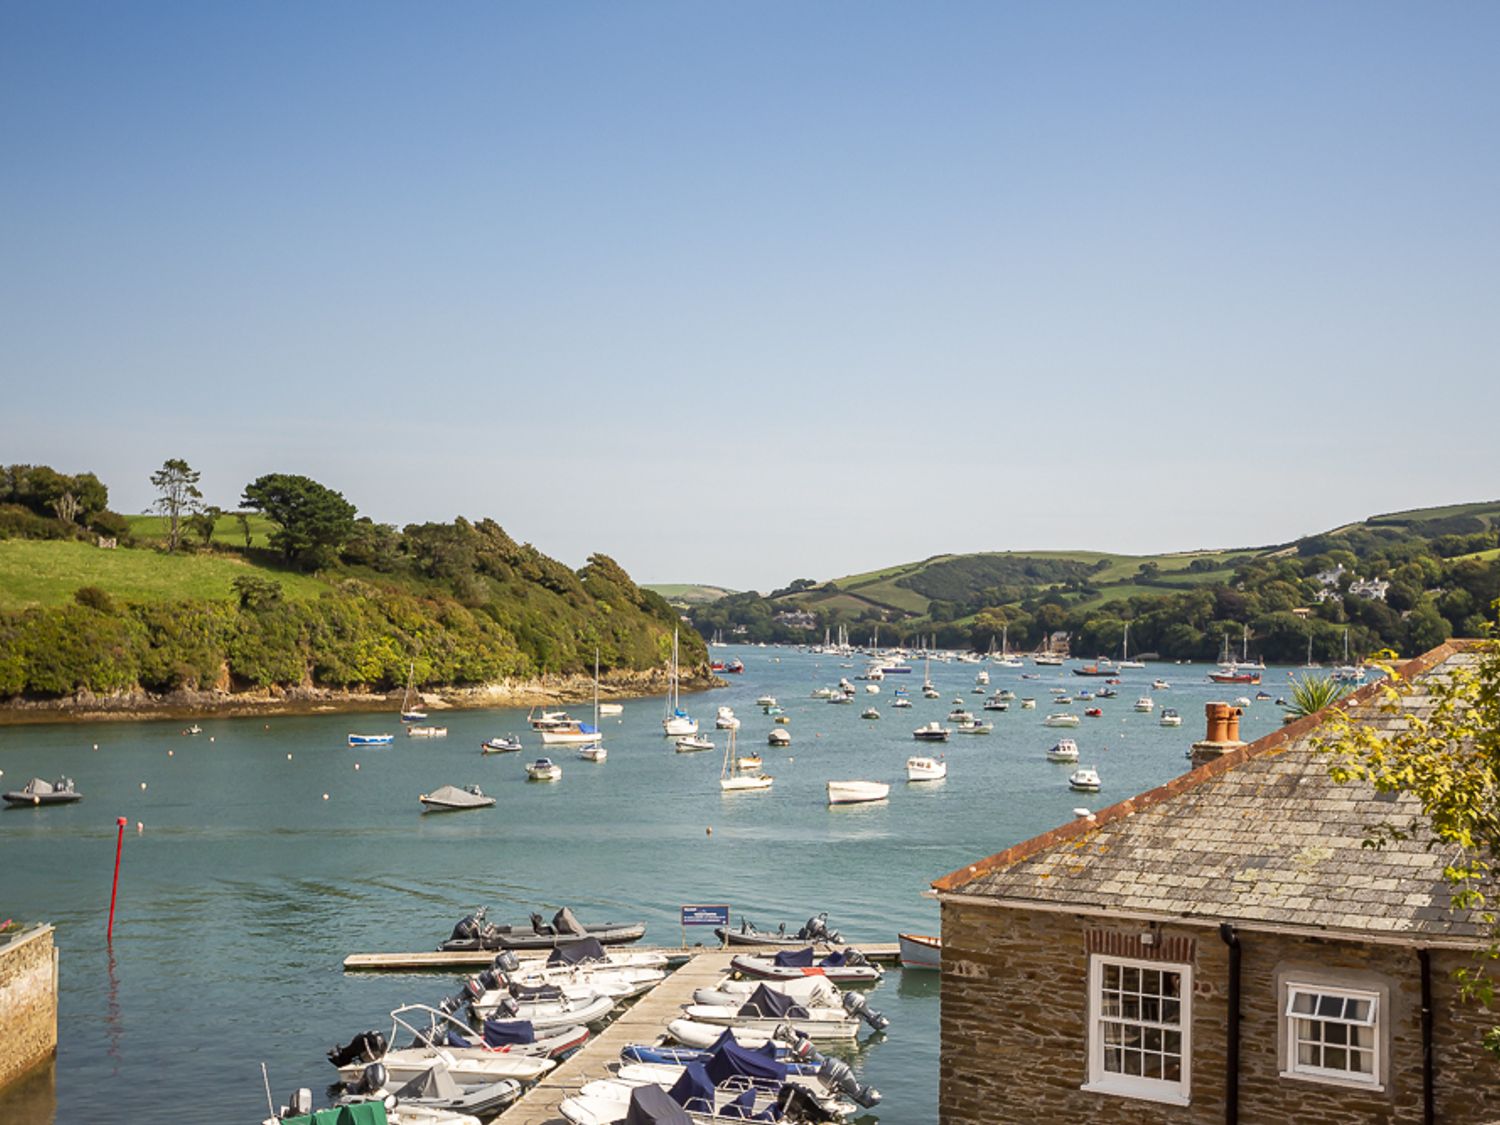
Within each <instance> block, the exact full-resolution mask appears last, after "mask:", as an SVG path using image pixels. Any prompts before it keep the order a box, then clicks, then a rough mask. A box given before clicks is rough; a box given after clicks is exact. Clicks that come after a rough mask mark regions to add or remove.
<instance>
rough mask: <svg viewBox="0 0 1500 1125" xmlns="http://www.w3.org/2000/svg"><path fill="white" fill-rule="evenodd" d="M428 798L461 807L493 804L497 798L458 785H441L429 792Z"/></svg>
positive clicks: (479, 806)
mask: <svg viewBox="0 0 1500 1125" xmlns="http://www.w3.org/2000/svg"><path fill="white" fill-rule="evenodd" d="M427 800H428V801H433V802H438V803H441V804H444V805H453V806H455V807H460V808H476V809H477V808H481V807H483V806H486V805H493V804H494V803H495V799H494V798H493V797H486V796H483V795H482V794H479V793H472V792H470V791H469V790H467V789H461V788H459V787H458V786H457V785H440V786H438V787H437V788H436V789H434V790H433V791H432V792H431V793H429V794H427Z"/></svg>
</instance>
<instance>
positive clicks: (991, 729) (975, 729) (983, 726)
mask: <svg viewBox="0 0 1500 1125" xmlns="http://www.w3.org/2000/svg"><path fill="white" fill-rule="evenodd" d="M956 729H957V730H958V733H959V734H994V733H995V724H994V723H981V722H980V721H979V720H978V719H975V718H968V719H965V720H964V721H963V722H961V723H959V724H958V726H957V728H956Z"/></svg>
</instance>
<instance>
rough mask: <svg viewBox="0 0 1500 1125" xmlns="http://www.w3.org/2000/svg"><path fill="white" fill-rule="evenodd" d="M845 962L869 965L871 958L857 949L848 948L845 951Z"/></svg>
mask: <svg viewBox="0 0 1500 1125" xmlns="http://www.w3.org/2000/svg"><path fill="white" fill-rule="evenodd" d="M844 964H846V965H867V964H869V958H867V957H866V956H865V955H864V954H863V953H861V952H860V951H859V950H857V949H848V950H845V951H844Z"/></svg>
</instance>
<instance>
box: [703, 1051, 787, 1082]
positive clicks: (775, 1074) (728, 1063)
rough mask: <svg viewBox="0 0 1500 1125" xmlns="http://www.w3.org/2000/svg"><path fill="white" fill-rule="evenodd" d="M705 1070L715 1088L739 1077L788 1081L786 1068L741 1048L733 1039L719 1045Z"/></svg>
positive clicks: (705, 1064) (706, 1064)
mask: <svg viewBox="0 0 1500 1125" xmlns="http://www.w3.org/2000/svg"><path fill="white" fill-rule="evenodd" d="M703 1069H704V1071H705V1072H706V1073H707V1074H708V1077H709V1078H710V1079H711V1080H712V1081H713V1084H714V1085H715V1086H721V1085H723V1084H724V1083H725V1082H727V1081H729V1079H731V1078H734V1077H735V1076H737V1075H743V1076H745V1077H747V1078H771V1079H774V1080H775V1081H777V1082H785V1081H786V1067H784V1066H782V1065H781V1064H780V1063H779V1062H776V1061H775V1060H773V1059H768V1058H766V1056H765V1055H763V1054H761V1053H760V1052H759V1051H752V1050H751V1049H750V1048H748V1047H741V1046H740V1045H739V1044H738V1043H736V1042H735V1041H734V1040H733V1039H731V1040H730V1041H729V1042H727V1043H720V1044H718V1045H717V1046H716V1047H715V1048H714V1050H713V1054H711V1055H709V1057H708V1061H707V1062H705V1063H704V1064H703Z"/></svg>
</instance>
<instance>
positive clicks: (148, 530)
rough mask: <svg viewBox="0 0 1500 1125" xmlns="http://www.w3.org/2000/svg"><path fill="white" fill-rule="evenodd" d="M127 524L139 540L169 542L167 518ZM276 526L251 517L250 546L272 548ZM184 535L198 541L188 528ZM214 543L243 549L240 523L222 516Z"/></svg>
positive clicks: (128, 519)
mask: <svg viewBox="0 0 1500 1125" xmlns="http://www.w3.org/2000/svg"><path fill="white" fill-rule="evenodd" d="M125 522H126V523H128V524H130V534H132V535H134V536H135V537H136V539H138V540H143V541H147V542H154V541H160V542H163V543H165V542H166V540H167V525H168V521H167V517H166V516H152V515H139V516H126V517H125ZM275 526H276V525H275V524H273V523H272V522H271V521H270V520H268V519H267V518H266V517H265V516H262V515H259V514H256V515H252V516H251V517H250V546H252V547H268V546H270V535H271V530H272V529H273V528H274V527H275ZM182 534H183V536H184V537H185V538H188V539H192V540H193V541H194V542H196V541H197V536H195V535H194V534H193V533H192V531H191V530H190V529H188V528H183V529H182ZM213 541H214V542H215V543H224V544H227V545H228V546H231V547H243V546H244V545H245V533H244V532H243V531H241V530H240V521H239V520H237V519H235V518H234V517H233V516H220V517H219V519H218V522H217V523H215V524H214V538H213Z"/></svg>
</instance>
